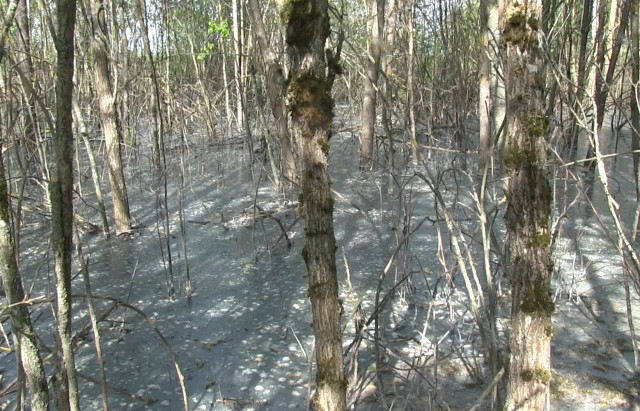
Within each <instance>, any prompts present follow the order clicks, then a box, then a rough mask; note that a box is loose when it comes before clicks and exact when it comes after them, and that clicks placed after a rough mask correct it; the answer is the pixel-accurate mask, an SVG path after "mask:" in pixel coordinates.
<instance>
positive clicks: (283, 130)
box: [249, 0, 296, 182]
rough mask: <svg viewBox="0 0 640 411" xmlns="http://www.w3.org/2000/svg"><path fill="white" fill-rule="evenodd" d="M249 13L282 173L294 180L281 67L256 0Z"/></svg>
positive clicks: (294, 170)
mask: <svg viewBox="0 0 640 411" xmlns="http://www.w3.org/2000/svg"><path fill="white" fill-rule="evenodd" d="M249 15H250V17H251V24H252V25H253V28H254V35H255V36H256V39H257V41H258V46H259V47H260V54H261V55H262V64H263V65H264V66H265V71H266V77H267V78H266V80H267V96H268V97H269V105H270V106H271V113H272V114H273V117H274V120H275V122H276V129H277V133H278V138H279V140H280V147H281V149H282V175H283V176H284V178H285V179H286V180H288V181H289V182H295V181H296V163H295V159H294V157H293V149H292V147H291V137H290V136H289V127H288V125H287V114H286V111H285V108H284V95H283V94H284V92H285V79H284V74H283V69H282V66H281V65H280V63H279V62H278V61H277V60H276V57H275V54H274V52H273V50H270V49H269V42H268V39H267V33H266V31H265V28H264V24H263V23H262V17H261V16H262V14H261V12H260V5H259V4H258V0H249Z"/></svg>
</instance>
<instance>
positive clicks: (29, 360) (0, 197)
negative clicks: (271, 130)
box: [0, 0, 49, 411]
mask: <svg viewBox="0 0 640 411" xmlns="http://www.w3.org/2000/svg"><path fill="white" fill-rule="evenodd" d="M18 3H20V0H14V1H13V2H12V3H10V4H9V9H8V11H7V15H6V17H5V21H4V24H3V27H2V28H3V29H4V30H3V36H2V37H3V38H2V39H1V40H0V62H1V61H2V59H3V57H4V41H5V40H4V39H5V37H6V36H5V35H4V34H6V32H8V30H9V29H10V27H11V24H12V22H13V17H14V13H16V9H17V6H18ZM0 131H1V130H0ZM4 139H5V136H4V135H1V134H0V148H1V145H2V143H3V140H4ZM0 272H1V274H2V285H3V288H4V292H5V295H6V297H7V303H8V306H9V307H10V308H9V318H10V319H11V330H12V332H13V341H14V344H15V348H16V353H18V355H19V356H20V358H18V364H19V366H21V367H22V368H23V369H24V373H25V375H26V378H27V382H28V384H29V389H30V390H31V408H32V409H33V410H37V411H40V410H43V411H44V410H47V409H49V389H48V387H47V379H46V376H45V372H44V367H43V365H42V359H41V358H40V351H39V350H38V345H37V339H36V333H35V331H34V329H33V326H32V324H31V317H30V314H29V310H28V308H27V305H26V304H25V293H24V288H23V286H22V278H21V277H20V272H19V269H18V261H17V252H16V247H15V244H14V239H13V236H12V235H11V210H10V205H9V187H8V186H7V179H6V177H5V173H4V162H3V156H2V150H1V149H0Z"/></svg>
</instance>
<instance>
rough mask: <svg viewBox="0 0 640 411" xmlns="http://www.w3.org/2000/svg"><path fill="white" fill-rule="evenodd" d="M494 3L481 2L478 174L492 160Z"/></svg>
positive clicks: (486, 0) (484, 0)
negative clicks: (492, 10)
mask: <svg viewBox="0 0 640 411" xmlns="http://www.w3.org/2000/svg"><path fill="white" fill-rule="evenodd" d="M491 3H492V1H490V0H482V1H481V2H480V10H479V13H480V58H479V62H480V67H479V73H478V83H479V84H478V95H479V97H478V119H479V123H480V139H479V143H478V172H479V174H480V175H482V173H484V169H485V168H486V167H487V165H488V163H489V160H490V158H491V151H490V150H491V55H492V54H493V53H492V51H491V44H490V40H491V37H492V35H491V31H490V29H489V12H490V8H491Z"/></svg>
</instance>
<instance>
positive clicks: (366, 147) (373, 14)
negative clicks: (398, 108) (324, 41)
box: [360, 0, 384, 170]
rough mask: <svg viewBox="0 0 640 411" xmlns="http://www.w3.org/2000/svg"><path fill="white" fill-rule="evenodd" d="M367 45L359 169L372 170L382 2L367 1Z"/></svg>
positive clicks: (382, 18) (382, 19) (382, 30)
mask: <svg viewBox="0 0 640 411" xmlns="http://www.w3.org/2000/svg"><path fill="white" fill-rule="evenodd" d="M366 5H367V31H368V32H369V34H370V38H369V39H368V44H367V59H366V65H365V76H364V91H363V96H362V115H361V116H362V134H361V136H360V169H362V170H371V169H372V168H373V145H374V139H375V125H376V95H377V88H378V75H379V73H380V56H381V53H382V45H381V42H382V38H383V35H384V0H367V2H366Z"/></svg>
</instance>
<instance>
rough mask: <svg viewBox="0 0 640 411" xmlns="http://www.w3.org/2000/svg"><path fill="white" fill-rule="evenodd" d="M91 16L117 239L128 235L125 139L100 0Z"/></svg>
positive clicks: (100, 107) (99, 100) (104, 13)
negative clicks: (110, 66)
mask: <svg viewBox="0 0 640 411" xmlns="http://www.w3.org/2000/svg"><path fill="white" fill-rule="evenodd" d="M91 13H92V16H91V26H92V27H93V39H92V41H91V50H92V52H93V59H94V82H95V87H96V93H97V96H98V107H99V109H100V122H101V124H102V133H103V134H104V139H105V144H106V147H107V162H108V166H109V167H108V168H109V185H110V186H111V196H112V200H113V214H114V218H115V223H116V224H115V225H116V235H119V234H126V233H128V232H130V231H131V216H130V214H129V198H128V195H127V187H126V183H125V179H124V171H123V169H122V154H121V149H120V144H121V143H122V141H123V140H124V139H123V136H122V127H121V125H120V119H119V116H118V110H117V109H116V101H115V98H114V95H113V87H112V86H111V73H110V68H109V40H108V28H107V22H106V16H105V15H106V11H105V9H104V5H103V4H102V0H95V1H94V3H93V5H92V9H91ZM154 147H155V146H154Z"/></svg>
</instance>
